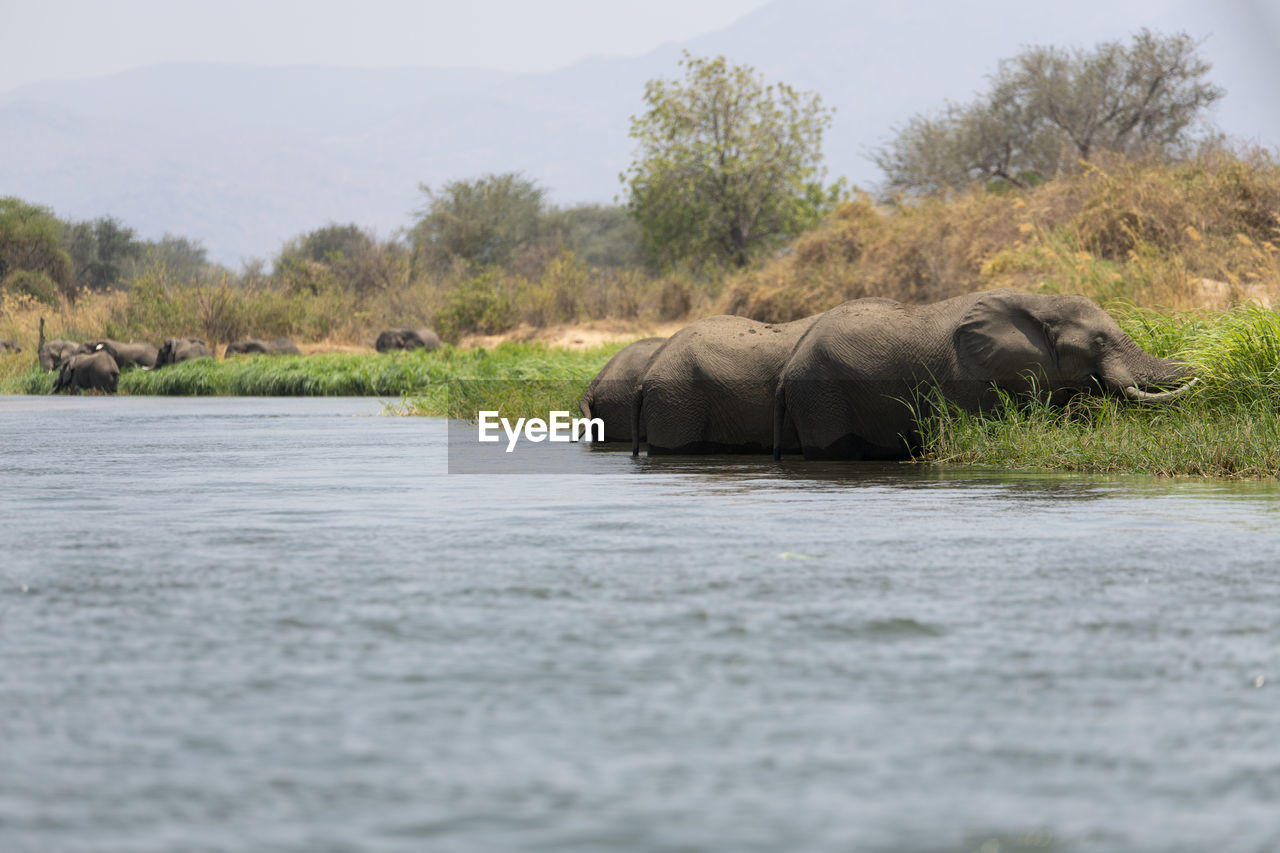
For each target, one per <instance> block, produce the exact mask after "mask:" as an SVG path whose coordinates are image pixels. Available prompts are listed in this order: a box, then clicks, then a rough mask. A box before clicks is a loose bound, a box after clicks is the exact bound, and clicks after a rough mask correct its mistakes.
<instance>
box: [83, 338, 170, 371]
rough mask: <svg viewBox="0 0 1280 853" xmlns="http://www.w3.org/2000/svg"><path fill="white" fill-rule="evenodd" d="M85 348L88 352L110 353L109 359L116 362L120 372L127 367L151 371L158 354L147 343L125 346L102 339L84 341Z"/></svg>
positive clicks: (130, 343)
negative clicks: (104, 351)
mask: <svg viewBox="0 0 1280 853" xmlns="http://www.w3.org/2000/svg"><path fill="white" fill-rule="evenodd" d="M84 346H85V348H86V349H87V350H88V351H89V352H94V351H96V350H100V349H101V350H106V351H107V352H109V353H111V357H112V358H114V359H115V360H116V364H117V365H118V366H119V368H120V369H121V370H124V369H125V368H128V367H141V368H144V369H148V370H149V369H151V368H153V367H155V366H156V359H157V358H159V356H160V352H159V350H157V349H156V348H155V347H153V346H152V345H151V344H148V343H141V344H139V343H133V342H129V343H127V344H125V343H121V342H120V341H113V340H109V339H104V340H100V341H85V344H84Z"/></svg>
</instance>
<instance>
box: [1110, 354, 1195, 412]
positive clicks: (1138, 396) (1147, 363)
mask: <svg viewBox="0 0 1280 853" xmlns="http://www.w3.org/2000/svg"><path fill="white" fill-rule="evenodd" d="M1099 377H1100V378H1101V379H1102V383H1103V385H1105V386H1106V388H1107V389H1108V390H1109V391H1113V392H1116V393H1119V394H1123V395H1124V396H1125V397H1126V398H1128V399H1130V400H1133V401H1135V402H1146V403H1167V402H1170V401H1173V400H1176V399H1177V398H1179V397H1181V396H1182V395H1183V394H1185V393H1186V392H1188V391H1190V390H1191V389H1192V388H1194V387H1195V386H1196V385H1197V384H1199V381H1200V380H1198V379H1195V378H1193V377H1192V376H1191V369H1190V368H1189V367H1188V366H1187V365H1185V364H1182V363H1181V362H1177V361H1170V360H1168V359H1164V358H1157V357H1156V356H1154V355H1151V354H1149V353H1147V352H1144V351H1143V350H1142V349H1141V348H1140V347H1139V346H1138V345H1137V344H1132V346H1131V347H1125V348H1124V349H1123V350H1122V351H1120V352H1119V353H1116V354H1115V355H1114V356H1113V357H1111V358H1108V359H1104V360H1103V362H1102V364H1101V369H1100V370H1099ZM1176 383H1181V384H1179V385H1178V387H1176V388H1174V389H1173V390H1171V391H1164V390H1148V389H1161V388H1167V387H1168V386H1170V385H1174V384H1176Z"/></svg>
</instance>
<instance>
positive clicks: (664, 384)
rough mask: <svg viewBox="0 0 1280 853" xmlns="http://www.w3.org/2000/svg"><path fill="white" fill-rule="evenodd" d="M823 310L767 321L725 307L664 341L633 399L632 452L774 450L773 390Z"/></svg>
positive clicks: (763, 451) (752, 451) (762, 451)
mask: <svg viewBox="0 0 1280 853" xmlns="http://www.w3.org/2000/svg"><path fill="white" fill-rule="evenodd" d="M816 319H817V318H816V317H806V318H805V319H803V320H795V321H793V322H791V323H776V324H775V323H759V322H756V321H755V320H748V319H747V318H745V317H733V316H729V315H720V316H717V317H707V318H705V319H702V320H698V321H697V322H695V323H691V324H689V325H688V326H686V327H685V328H683V329H681V330H680V331H678V332H676V333H675V334H674V335H672V336H671V338H670V339H669V340H668V341H667V342H666V343H665V344H663V345H662V347H661V348H659V349H658V351H657V352H656V353H654V354H653V357H652V358H651V359H650V360H649V364H648V366H647V367H646V368H645V373H644V378H643V380H642V381H641V383H640V387H639V389H638V390H637V392H636V394H635V397H634V400H633V403H632V427H631V429H632V436H631V439H632V440H631V452H632V453H633V454H638V453H639V452H640V436H641V435H643V436H645V438H646V440H647V441H648V444H649V454H650V455H655V454H663V453H768V452H769V451H770V450H771V449H772V447H773V397H774V391H775V389H776V388H777V386H778V376H779V374H780V373H781V372H782V368H783V365H785V364H786V361H787V356H788V355H789V354H790V353H791V349H792V347H793V346H794V345H795V343H796V341H798V340H799V339H800V337H801V336H802V335H803V334H804V333H805V331H806V330H807V329H808V328H809V327H810V326H811V325H812V324H813V322H814V321H815V320H816Z"/></svg>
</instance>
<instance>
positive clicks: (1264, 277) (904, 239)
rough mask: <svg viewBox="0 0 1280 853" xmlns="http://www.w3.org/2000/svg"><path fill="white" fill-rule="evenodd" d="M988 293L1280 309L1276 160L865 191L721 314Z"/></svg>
mask: <svg viewBox="0 0 1280 853" xmlns="http://www.w3.org/2000/svg"><path fill="white" fill-rule="evenodd" d="M992 287H1012V288H1015V289H1020V290H1032V291H1035V290H1040V291H1045V292H1053V293H1082V294H1084V295H1086V296H1089V297H1092V298H1093V299H1095V300H1097V301H1098V302H1102V303H1107V302H1112V301H1116V300H1126V301H1129V302H1133V303H1135V304H1138V305H1143V306H1146V307H1149V308H1158V309H1161V310H1164V311H1170V310H1190V309H1194V308H1210V309H1224V308H1227V307H1231V306H1233V305H1237V304H1248V303H1257V304H1262V305H1280V163H1277V162H1276V161H1275V159H1274V157H1273V156H1271V155H1268V154H1266V153H1260V152H1248V153H1242V154H1234V153H1231V152H1226V151H1213V152H1208V153H1206V154H1204V155H1202V156H1200V157H1198V158H1196V159H1193V160H1188V161H1187V162H1183V163H1177V164H1173V165H1168V164H1164V163H1159V162H1144V161H1133V160H1110V161H1104V162H1099V163H1097V164H1094V165H1093V166H1092V167H1091V168H1089V169H1086V170H1084V171H1083V172H1081V173H1080V174H1077V175H1073V176H1070V177H1065V178H1061V179H1058V180H1054V181H1050V182H1048V183H1045V184H1043V185H1041V186H1038V187H1036V188H1034V189H1031V190H1027V191H1018V192H1006V193H992V192H987V191H985V190H984V189H982V188H974V189H971V190H969V191H966V192H963V193H959V194H957V195H955V196H953V197H951V198H947V199H941V198H928V199H917V200H899V201H897V202H895V203H893V204H890V205H880V206H877V205H876V204H874V203H873V202H872V201H871V200H870V199H868V198H863V199H861V200H859V201H855V202H851V203H848V204H846V205H844V206H843V207H841V208H839V209H838V210H837V211H836V212H835V214H834V215H833V216H832V217H831V218H830V219H829V221H828V222H827V223H826V224H825V225H824V226H823V227H821V228H819V229H817V230H815V231H812V232H809V233H807V234H803V235H801V236H800V237H798V238H797V239H796V240H795V241H794V242H793V243H792V245H791V247H790V251H788V252H785V253H783V254H781V255H779V256H778V257H777V258H775V259H773V260H772V261H770V262H769V263H767V264H765V265H764V266H762V267H761V268H759V269H756V270H751V271H747V272H745V273H742V274H740V275H738V276H735V277H733V278H731V279H730V280H729V281H728V283H727V286H726V297H725V299H724V301H723V302H722V306H721V307H722V308H723V309H724V310H727V311H728V312H730V313H735V314H742V315H744V316H749V317H753V318H755V319H757V320H767V321H785V320H793V319H796V318H798V317H802V316H807V315H809V314H813V313H817V312H819V311H825V310H826V309H828V308H830V307H832V306H834V305H836V304H838V303H840V302H843V301H845V300H847V299H856V298H860V297H864V296H885V297H889V298H892V299H898V300H900V301H904V302H930V301H936V300H940V299H946V298H948V297H951V296H956V295H959V294H962V293H969V292H972V291H974V290H981V289H984V288H992Z"/></svg>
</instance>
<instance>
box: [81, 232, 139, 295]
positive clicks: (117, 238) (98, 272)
mask: <svg viewBox="0 0 1280 853" xmlns="http://www.w3.org/2000/svg"><path fill="white" fill-rule="evenodd" d="M135 233H136V232H135V231H134V230H133V229H132V228H129V227H127V226H125V225H124V223H122V222H121V221H120V220H118V219H116V218H114V217H111V216H102V217H99V218H97V219H94V220H91V221H86V222H72V223H69V224H68V225H67V226H66V229H65V230H64V232H63V241H64V243H65V245H66V248H67V253H68V254H69V255H70V256H71V261H72V263H73V264H74V265H75V285H76V287H77V288H88V289H89V290H106V289H108V288H111V287H117V286H119V285H120V284H121V283H122V281H124V280H125V279H126V277H128V276H129V275H131V274H132V273H133V272H134V267H135V264H136V262H137V261H138V260H140V259H141V258H142V255H143V244H142V243H140V242H139V241H138V240H136V239H135Z"/></svg>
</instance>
